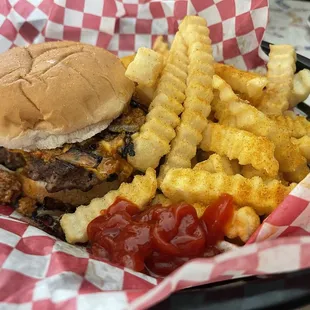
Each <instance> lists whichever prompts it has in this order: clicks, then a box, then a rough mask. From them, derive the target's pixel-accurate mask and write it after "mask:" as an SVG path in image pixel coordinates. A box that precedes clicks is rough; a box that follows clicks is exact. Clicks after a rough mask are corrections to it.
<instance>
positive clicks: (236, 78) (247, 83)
mask: <svg viewBox="0 0 310 310" xmlns="http://www.w3.org/2000/svg"><path fill="white" fill-rule="evenodd" d="M214 69H215V73H216V74H217V75H218V76H220V77H221V78H222V79H224V80H225V81H226V82H227V83H228V84H229V85H230V86H231V87H232V89H233V90H234V91H235V92H238V93H239V94H241V96H242V97H243V98H244V99H246V100H249V101H250V102H251V104H254V105H255V104H256V103H257V102H258V100H259V99H260V98H261V97H262V96H263V89H264V87H265V86H266V85H267V81H268V80H267V77H266V76H263V75H260V74H257V73H252V72H248V71H242V70H239V69H237V68H235V67H233V66H229V65H225V64H220V63H215V64H214Z"/></svg>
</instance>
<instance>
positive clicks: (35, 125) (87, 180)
mask: <svg viewBox="0 0 310 310" xmlns="http://www.w3.org/2000/svg"><path fill="white" fill-rule="evenodd" d="M0 74H1V79H0V93H1V96H0V105H1V109H0V146H1V148H0V164H1V165H2V169H8V170H9V171H11V172H12V171H13V172H14V173H11V172H10V173H11V175H14V178H16V179H17V180H18V183H19V186H20V188H21V192H20V195H19V196H20V197H28V198H31V199H33V200H35V201H36V202H39V203H41V204H43V203H44V201H45V200H46V198H49V199H54V200H55V201H57V203H59V202H62V203H64V204H70V205H71V206H77V205H81V204H87V203H89V202H90V200H91V199H93V198H95V197H101V196H103V195H104V194H105V193H106V192H107V191H108V190H110V189H113V188H115V187H117V186H118V185H119V183H120V182H122V181H126V180H128V178H129V177H130V175H131V174H132V172H133V168H132V167H131V166H130V165H129V164H128V163H127V161H126V160H125V158H126V156H127V154H128V153H129V154H130V153H133V152H134V150H133V149H132V143H131V139H130V136H131V134H132V133H134V132H136V131H138V130H139V128H140V126H141V125H142V124H143V122H144V118H145V113H144V112H143V110H142V109H140V108H139V107H138V105H137V104H135V105H133V104H130V102H131V96H132V94H133V91H134V84H133V82H132V81H130V80H129V79H128V78H126V77H125V68H124V66H123V65H122V63H121V61H120V60H119V59H118V58H117V57H116V56H114V55H113V54H111V53H109V52H108V51H106V50H104V49H101V48H98V47H94V46H90V45H85V44H81V43H76V42H49V43H42V44H37V45H30V46H28V47H16V48H13V49H11V50H9V51H7V52H5V53H3V54H1V55H0ZM2 174H3V171H2ZM2 174H1V175H2ZM6 178H7V180H6V181H5V179H6ZM10 182H12V179H11V178H10V177H8V176H6V177H4V176H3V175H2V179H1V182H0V183H1V184H4V183H6V184H9V183H10ZM2 188H8V186H7V185H6V186H4V185H3V186H2ZM10 188H11V189H12V186H10ZM15 188H16V186H15ZM0 191H1V186H0ZM11 191H12V190H11ZM5 194H7V193H4V194H3V193H2V195H0V196H5ZM10 195H11V196H12V197H14V199H15V198H16V197H17V196H18V195H16V193H15V192H14V193H13V192H12V193H10ZM5 197H8V195H6V196H5ZM5 202H7V201H5ZM2 203H3V199H2Z"/></svg>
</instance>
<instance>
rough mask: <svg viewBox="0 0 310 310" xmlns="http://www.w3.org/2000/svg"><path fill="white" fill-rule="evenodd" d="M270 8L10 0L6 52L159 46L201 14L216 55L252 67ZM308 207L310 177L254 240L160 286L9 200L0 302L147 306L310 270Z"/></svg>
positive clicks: (3, 26)
mask: <svg viewBox="0 0 310 310" xmlns="http://www.w3.org/2000/svg"><path fill="white" fill-rule="evenodd" d="M267 5H268V3H267V0H243V1H236V0H204V1H202V0H188V1H187V0H175V1H169V0H165V1H158V0H96V1H94V0H78V1H77V0H31V1H26V0H5V1H2V4H1V6H0V52H1V51H5V50H7V49H9V48H11V47H13V46H16V45H17V46H22V45H26V44H29V43H33V42H34V43H39V42H44V41H50V40H76V41H81V42H85V43H90V44H93V45H97V46H101V47H105V48H108V49H109V50H111V51H113V52H115V53H118V54H119V55H120V56H122V55H125V54H130V53H132V52H133V51H135V50H137V48H139V47H140V46H149V47H150V46H151V44H152V42H153V40H154V39H155V37H156V36H157V35H165V36H166V37H167V38H168V39H169V40H170V41H171V40H172V38H173V35H174V33H175V31H176V29H177V25H178V23H179V21H180V20H181V19H182V18H183V17H184V16H185V15H187V14H199V15H201V16H203V17H205V18H206V19H207V20H208V24H209V27H210V36H211V38H212V41H213V47H214V54H215V57H216V59H217V60H218V61H225V62H227V63H233V64H235V65H237V66H239V67H240V68H247V69H251V68H254V67H256V66H259V65H261V64H262V63H263V61H262V60H261V59H260V58H259V43H260V41H261V39H262V36H263V33H264V30H265V27H266V24H267ZM309 203H310V177H308V178H307V179H306V180H304V181H303V182H302V183H301V184H299V185H298V186H297V187H296V188H295V189H294V190H293V192H292V193H291V194H290V195H289V196H288V197H287V198H286V199H285V200H284V202H283V203H282V204H281V205H280V206H279V207H278V208H277V209H276V211H274V212H273V213H272V214H271V215H270V216H269V217H268V218H267V219H266V220H265V222H264V223H263V224H262V225H261V227H260V228H259V229H258V230H257V232H256V233H255V234H254V235H253V237H252V238H251V240H249V242H248V245H246V246H245V247H242V248H240V249H238V250H235V251H233V252H229V253H225V254H222V255H219V256H217V257H215V258H211V259H196V260H193V261H191V262H189V263H187V264H186V265H184V266H183V267H181V268H180V269H179V270H177V271H176V272H175V273H173V274H172V275H171V276H169V277H167V278H166V279H165V280H163V281H162V282H160V283H158V281H157V280H156V279H154V278H152V277H148V276H146V275H143V274H139V273H135V272H133V271H131V270H128V269H126V268H120V267H117V266H113V265H112V264H109V263H107V262H105V261H100V260H97V259H95V258H94V257H92V256H90V255H89V254H88V253H87V252H86V250H85V249H84V248H80V247H76V246H71V245H69V244H66V243H64V242H62V241H59V240H57V239H56V238H54V237H52V236H50V235H48V234H46V233H44V232H42V231H40V230H38V229H37V228H34V227H32V226H30V225H28V224H27V223H25V222H23V221H21V220H23V218H22V217H21V216H20V215H18V214H17V213H16V212H13V211H12V209H10V208H8V207H1V206H0V308H1V309H2V308H4V309H9V310H10V309H17V308H18V309H22V310H27V309H60V308H61V309H62V308H65V309H69V310H75V309H86V310H87V309H94V308H96V307H98V305H99V306H100V308H102V309H127V308H131V309H144V308H146V307H148V306H151V305H153V304H154V303H156V302H158V301H159V300H161V299H163V298H165V297H167V296H168V295H169V294H171V293H172V292H174V291H175V290H179V289H182V288H185V287H188V286H193V285H199V284H203V283H210V282H215V281H220V280H224V279H232V278H237V277H243V276H247V275H256V274H269V273H277V272H285V271H293V270H298V269H302V268H306V267H310V259H309V254H308V253H310V251H309V250H310V236H309V235H310V206H309ZM12 212H13V213H12ZM284 236H285V237H286V238H279V237H284ZM255 241H262V242H260V243H257V242H255ZM254 242H255V243H254Z"/></svg>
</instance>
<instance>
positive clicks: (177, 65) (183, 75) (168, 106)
mask: <svg viewBox="0 0 310 310" xmlns="http://www.w3.org/2000/svg"><path fill="white" fill-rule="evenodd" d="M187 63H188V57H187V48H186V46H185V43H184V40H183V38H182V36H181V34H180V33H177V34H176V36H175V38H174V41H173V43H172V46H171V50H170V52H169V57H168V60H167V65H166V66H165V68H164V70H163V72H162V75H161V78H160V80H159V83H158V86H157V89H156V93H155V98H154V99H153V101H152V103H151V104H150V106H149V113H148V115H147V118H146V122H145V124H144V125H143V126H142V127H141V128H140V132H139V133H137V134H135V135H133V136H132V138H133V143H134V150H135V156H128V157H127V160H128V162H129V163H130V164H131V165H132V166H134V167H135V168H136V169H138V170H141V171H145V170H146V169H147V168H148V167H152V168H156V167H157V166H158V164H159V161H160V159H161V157H162V156H164V155H166V154H167V153H168V152H169V150H170V141H171V140H172V139H173V138H174V137H175V130H174V128H175V127H176V126H177V125H178V124H179V123H180V119H179V117H178V115H179V114H180V113H181V112H182V111H183V106H182V102H183V100H184V98H185V88H186V84H185V83H186V79H187Z"/></svg>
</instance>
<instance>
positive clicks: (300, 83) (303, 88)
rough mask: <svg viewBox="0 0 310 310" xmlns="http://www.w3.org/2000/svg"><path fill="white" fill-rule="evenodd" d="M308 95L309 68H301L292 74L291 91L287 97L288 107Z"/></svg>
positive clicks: (309, 86)
mask: <svg viewBox="0 0 310 310" xmlns="http://www.w3.org/2000/svg"><path fill="white" fill-rule="evenodd" d="M309 95H310V70H308V69H303V70H301V71H299V72H298V73H296V74H295V75H294V80H293V91H292V93H291V95H290V97H289V103H290V108H293V107H295V106H296V105H297V104H298V103H299V102H302V101H304V100H306V99H307V98H308V96H309Z"/></svg>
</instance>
